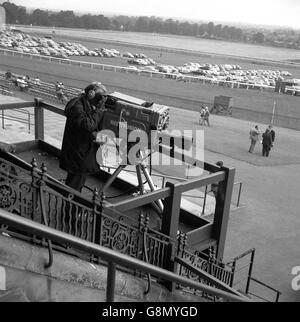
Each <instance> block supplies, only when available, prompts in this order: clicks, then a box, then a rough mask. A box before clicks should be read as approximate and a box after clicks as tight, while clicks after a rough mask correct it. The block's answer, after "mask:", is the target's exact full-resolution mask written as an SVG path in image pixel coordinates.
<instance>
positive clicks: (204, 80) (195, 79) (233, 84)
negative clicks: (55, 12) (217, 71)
mask: <svg viewBox="0 0 300 322" xmlns="http://www.w3.org/2000/svg"><path fill="white" fill-rule="evenodd" d="M0 55H4V56H14V57H25V58H30V59H32V60H38V61H42V62H49V63H56V64H62V65H70V66H77V67H83V68H90V69H96V70H102V71H109V72H115V73H117V72H121V73H128V74H129V73H130V74H136V75H139V76H146V77H156V78H166V79H174V80H177V81H184V82H191V83H200V84H214V85H217V86H223V87H228V88H242V89H247V90H248V89H257V90H263V91H270V92H273V91H274V90H275V87H274V86H268V85H263V84H255V83H254V84H253V83H245V82H238V81H228V80H218V79H212V78H209V77H205V76H191V75H186V74H184V75H182V76H180V77H178V75H177V74H172V73H162V72H158V71H157V72H154V71H148V70H139V69H133V68H130V67H122V66H114V65H107V64H99V63H93V62H85V61H79V60H72V59H64V58H58V57H52V56H43V55H35V54H30V53H23V52H18V51H13V50H8V49H3V48H0Z"/></svg>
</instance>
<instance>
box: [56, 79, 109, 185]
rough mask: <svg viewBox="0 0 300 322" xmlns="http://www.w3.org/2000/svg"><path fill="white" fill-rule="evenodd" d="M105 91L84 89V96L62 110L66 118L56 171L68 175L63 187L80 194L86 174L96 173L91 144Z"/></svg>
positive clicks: (98, 126) (94, 86)
mask: <svg viewBox="0 0 300 322" xmlns="http://www.w3.org/2000/svg"><path fill="white" fill-rule="evenodd" d="M106 97H107V90H106V88H105V86H103V85H102V84H101V83H98V82H94V83H92V84H90V85H88V86H87V87H86V88H85V90H84V93H82V94H81V95H79V96H78V97H75V98H72V99H71V100H70V101H69V102H68V103H67V105H66V107H65V115H66V117H67V121H66V125H65V131H64V136H63V143H62V149H61V160H60V167H61V168H62V169H64V170H66V171H67V172H68V174H67V178H66V185H68V186H69V187H71V188H73V189H75V190H78V191H81V189H82V188H83V186H84V184H85V180H86V177H87V175H88V174H92V173H97V172H99V164H98V163H97V161H96V153H97V150H98V148H99V145H98V144H97V143H95V140H96V137H97V132H98V131H100V130H101V121H102V118H103V114H104V106H105V101H106Z"/></svg>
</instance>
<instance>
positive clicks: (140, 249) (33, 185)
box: [0, 158, 174, 267]
mask: <svg viewBox="0 0 300 322" xmlns="http://www.w3.org/2000/svg"><path fill="white" fill-rule="evenodd" d="M0 163H1V168H0V182H1V189H0V208H2V209H5V210H7V211H10V212H12V213H17V214H19V215H20V216H22V217H25V218H29V219H31V220H33V221H35V222H38V223H45V222H46V223H47V225H48V226H49V227H52V228H55V229H57V230H59V231H62V232H66V233H68V234H71V235H74V236H76V237H79V238H81V239H83V240H87V241H90V242H92V243H95V244H98V245H102V246H105V247H108V248H111V249H114V250H117V251H119V252H120V253H124V254H127V255H129V256H133V257H135V258H140V259H144V257H145V247H144V246H145V245H144V244H146V246H147V247H146V250H147V257H148V258H149V262H150V263H153V264H155V265H157V266H158V267H163V266H164V261H165V257H166V252H167V248H168V247H169V243H170V242H174V241H172V240H171V239H170V238H169V237H168V236H165V235H163V234H161V233H159V232H158V231H155V230H153V229H151V228H150V227H149V218H148V216H144V215H143V214H142V213H141V214H140V215H139V218H138V219H136V220H135V219H132V218H131V217H128V216H126V215H124V214H121V213H119V212H117V211H112V210H109V209H105V208H104V207H103V200H102V199H101V200H99V199H98V195H97V191H95V192H94V194H93V198H92V200H85V199H84V198H82V197H80V199H79V196H80V195H79V194H76V193H75V191H70V190H69V189H68V187H66V186H64V185H62V184H61V183H59V182H56V181H55V179H52V178H51V177H49V176H48V174H47V169H46V167H45V165H44V164H43V165H42V168H41V170H40V169H38V167H37V164H36V161H35V160H33V161H32V165H31V167H30V165H29V164H28V170H25V169H23V168H21V167H19V166H17V165H15V164H14V163H11V162H9V161H7V160H5V159H3V158H0ZM15 196H18V198H15ZM45 218H46V220H45ZM12 234H14V233H13V232H12ZM29 240H30V238H29Z"/></svg>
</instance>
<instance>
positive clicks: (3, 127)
mask: <svg viewBox="0 0 300 322" xmlns="http://www.w3.org/2000/svg"><path fill="white" fill-rule="evenodd" d="M2 129H5V125H4V110H2Z"/></svg>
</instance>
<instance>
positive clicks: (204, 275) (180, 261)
mask: <svg viewBox="0 0 300 322" xmlns="http://www.w3.org/2000/svg"><path fill="white" fill-rule="evenodd" d="M175 262H177V263H178V264H180V265H182V266H183V267H185V268H186V269H188V270H189V271H191V272H192V273H193V274H196V275H197V276H198V277H200V278H202V279H205V280H206V281H208V282H209V283H211V284H213V285H214V286H216V287H218V288H219V289H221V290H223V291H226V292H229V293H231V294H234V295H236V296H241V293H240V292H238V291H237V290H235V289H234V288H232V287H230V286H228V285H227V284H225V283H224V282H222V281H220V280H219V279H217V278H215V277H214V276H212V275H210V274H209V273H207V272H205V271H204V270H202V269H201V268H198V267H195V266H193V265H191V264H189V263H188V262H186V261H185V260H183V259H182V258H180V257H178V256H176V257H175Z"/></svg>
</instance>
